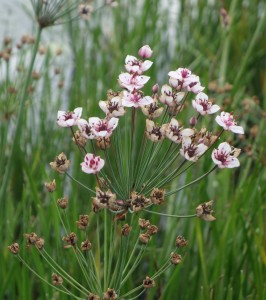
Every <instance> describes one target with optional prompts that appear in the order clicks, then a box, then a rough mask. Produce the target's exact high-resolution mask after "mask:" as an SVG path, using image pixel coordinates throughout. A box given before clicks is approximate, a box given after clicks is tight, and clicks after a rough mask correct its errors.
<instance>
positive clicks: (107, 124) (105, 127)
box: [89, 117, 118, 138]
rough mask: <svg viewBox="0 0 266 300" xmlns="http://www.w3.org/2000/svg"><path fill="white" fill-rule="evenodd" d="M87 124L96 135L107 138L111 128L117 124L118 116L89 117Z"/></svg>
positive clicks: (111, 130)
mask: <svg viewBox="0 0 266 300" xmlns="http://www.w3.org/2000/svg"><path fill="white" fill-rule="evenodd" d="M89 125H90V126H91V128H92V131H93V133H94V135H95V136H96V137H100V138H103V137H105V138H108V137H110V136H111V134H112V132H113V130H114V129H115V128H116V127H117V125H118V118H111V119H110V120H107V119H103V120H101V119H99V118H97V117H93V118H89Z"/></svg>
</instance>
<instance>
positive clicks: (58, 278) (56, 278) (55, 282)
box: [52, 273, 63, 286]
mask: <svg viewBox="0 0 266 300" xmlns="http://www.w3.org/2000/svg"><path fill="white" fill-rule="evenodd" d="M52 283H53V285H56V286H59V285H62V284H63V278H62V277H61V276H58V275H56V274H55V273H53V274H52Z"/></svg>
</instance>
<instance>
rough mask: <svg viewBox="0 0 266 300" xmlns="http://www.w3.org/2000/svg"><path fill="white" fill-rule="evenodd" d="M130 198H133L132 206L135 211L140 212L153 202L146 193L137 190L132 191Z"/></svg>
mask: <svg viewBox="0 0 266 300" xmlns="http://www.w3.org/2000/svg"><path fill="white" fill-rule="evenodd" d="M130 198H131V203H130V208H131V210H132V211H134V212H138V211H140V210H142V209H144V208H145V207H146V206H148V205H150V204H151V200H150V199H147V198H146V197H145V196H144V195H142V194H137V193H136V192H132V193H131V195H130Z"/></svg>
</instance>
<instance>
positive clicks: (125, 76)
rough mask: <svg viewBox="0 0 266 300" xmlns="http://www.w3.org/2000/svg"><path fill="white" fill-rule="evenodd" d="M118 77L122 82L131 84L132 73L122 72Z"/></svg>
mask: <svg viewBox="0 0 266 300" xmlns="http://www.w3.org/2000/svg"><path fill="white" fill-rule="evenodd" d="M118 78H119V80H120V81H121V82H122V83H126V84H129V82H130V78H131V75H130V74H129V73H122V74H120V75H119V76H118Z"/></svg>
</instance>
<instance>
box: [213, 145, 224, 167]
mask: <svg viewBox="0 0 266 300" xmlns="http://www.w3.org/2000/svg"><path fill="white" fill-rule="evenodd" d="M217 153H218V150H217V149H214V150H213V151H212V155H211V156H212V160H213V162H214V163H215V164H216V165H218V167H219V168H224V166H223V165H222V162H221V161H220V160H218V159H216V155H217ZM220 165H221V166H220Z"/></svg>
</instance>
